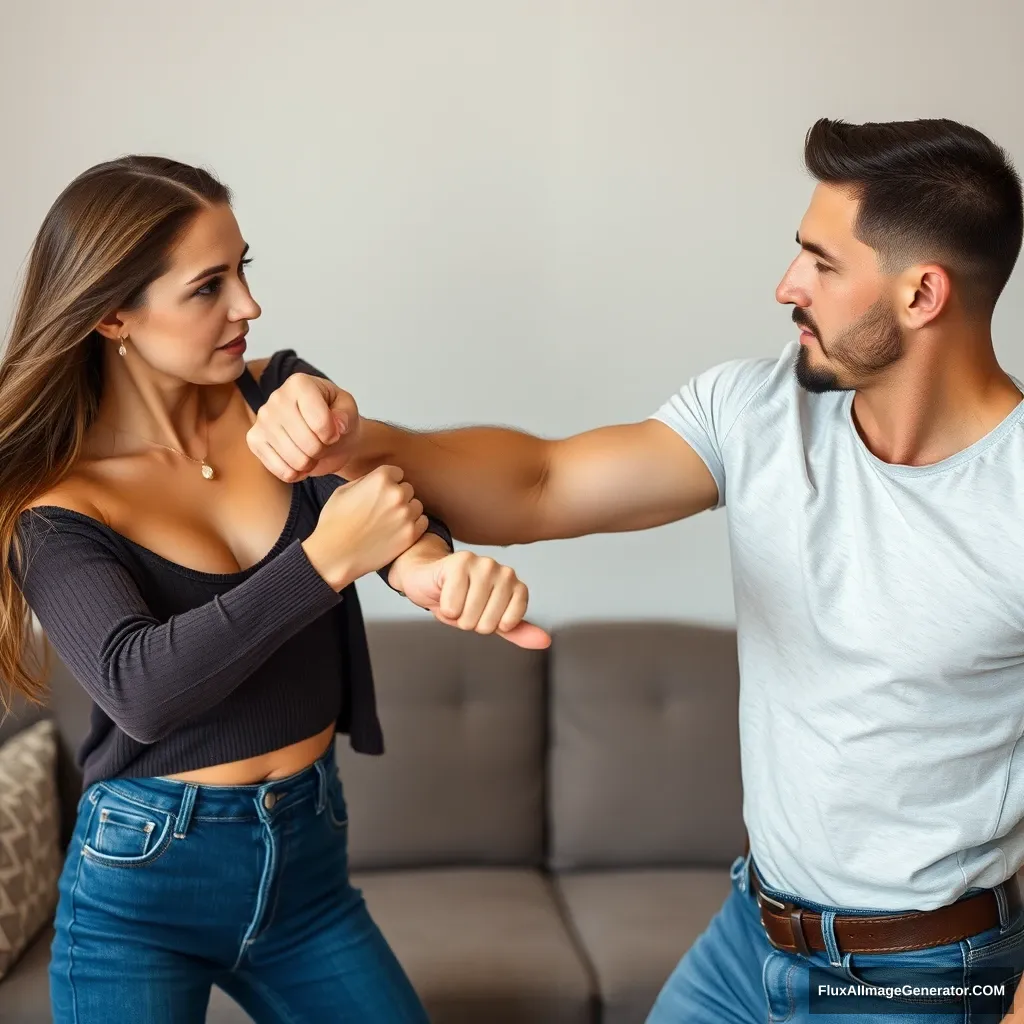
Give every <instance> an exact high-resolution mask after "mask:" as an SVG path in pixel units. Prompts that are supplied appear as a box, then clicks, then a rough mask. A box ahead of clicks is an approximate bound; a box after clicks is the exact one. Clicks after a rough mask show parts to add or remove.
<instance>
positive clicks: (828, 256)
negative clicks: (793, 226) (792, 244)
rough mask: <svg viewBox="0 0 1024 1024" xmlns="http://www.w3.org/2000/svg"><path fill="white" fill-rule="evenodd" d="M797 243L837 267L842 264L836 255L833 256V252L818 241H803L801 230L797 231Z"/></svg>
mask: <svg viewBox="0 0 1024 1024" xmlns="http://www.w3.org/2000/svg"><path fill="white" fill-rule="evenodd" d="M796 244H797V245H799V246H800V248H801V249H806V250H807V251H808V252H812V253H814V255H815V256H818V257H820V258H821V259H823V260H825V262H826V263H831V264H833V265H834V266H837V267H841V266H842V263H840V261H839V260H837V259H836V258H835V256H833V255H832V253H830V252H829V251H828V249H826V248H825V247H824V246H822V245H818V243H817V242H801V241H800V232H799V230H798V231H797V233H796Z"/></svg>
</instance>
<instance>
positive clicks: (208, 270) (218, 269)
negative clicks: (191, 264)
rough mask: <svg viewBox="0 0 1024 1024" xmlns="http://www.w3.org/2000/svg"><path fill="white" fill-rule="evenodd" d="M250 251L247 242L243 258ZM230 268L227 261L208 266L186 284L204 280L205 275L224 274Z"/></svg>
mask: <svg viewBox="0 0 1024 1024" xmlns="http://www.w3.org/2000/svg"><path fill="white" fill-rule="evenodd" d="M248 251H249V243H248V242H246V244H245V248H244V249H243V250H242V258H243V259H244V258H245V254H246V253H247V252H248ZM230 269H231V268H230V267H229V266H228V265H227V264H226V263H221V264H220V265H219V266H216V267H207V268H206V270H204V271H203V272H202V273H201V274H196V276H195V277H193V278H192V280H191V281H186V282H185V284H186V285H190V284H195V283H196V281H202V279H203V278H204V277H212V276H213V275H214V274H223V273H224V271H225V270H230Z"/></svg>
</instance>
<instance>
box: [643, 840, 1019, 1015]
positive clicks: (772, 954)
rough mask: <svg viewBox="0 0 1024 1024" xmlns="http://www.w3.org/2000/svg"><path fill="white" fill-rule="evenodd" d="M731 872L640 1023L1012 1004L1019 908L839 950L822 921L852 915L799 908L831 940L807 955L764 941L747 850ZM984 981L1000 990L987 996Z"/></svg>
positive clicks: (945, 1011)
mask: <svg viewBox="0 0 1024 1024" xmlns="http://www.w3.org/2000/svg"><path fill="white" fill-rule="evenodd" d="M731 875H732V892H731V893H730V894H729V897H728V899H726V901H725V904H724V905H723V906H722V908H721V910H719V911H718V913H717V914H716V915H715V917H714V918H713V919H712V921H711V923H710V924H709V925H708V927H707V929H706V930H705V931H704V932H703V933H702V934H701V935H700V937H699V938H698V939H697V941H696V942H695V943H694V944H693V946H692V947H691V948H690V950H689V951H688V952H687V953H686V955H685V956H684V957H683V959H682V960H681V961H680V963H679V966H678V967H677V968H676V969H675V971H674V972H673V974H672V976H671V977H670V978H669V979H668V981H667V982H666V983H665V987H664V988H663V989H662V992H661V995H660V996H659V997H658V1000H657V1002H656V1003H655V1005H654V1008H653V1009H652V1010H651V1013H650V1016H649V1017H648V1018H647V1024H766V1022H767V1024H780V1022H782V1021H785V1022H787V1024H811V1022H815V1021H818V1022H820V1024H848V1022H850V1024H852V1022H853V1021H869V1022H871V1024H883V1022H884V1024H890V1022H891V1024H996V1022H998V1021H999V1020H1000V1019H1001V1018H1002V1016H1003V1014H1004V1013H1005V1012H1006V1011H1008V1010H1009V1008H1010V1006H1011V1005H1012V1002H1013V994H1014V989H1015V987H1016V984H1017V982H1018V980H1019V978H1020V975H1021V968H1022V967H1024V913H1019V914H1018V915H1017V916H1016V918H1015V919H1012V920H1011V919H1010V918H1009V916H1008V915H1007V914H1006V913H1005V910H1004V912H1003V913H1002V915H1001V916H1002V917H1003V921H1002V922H1001V925H1000V926H999V927H995V928H990V929H988V930H987V931H984V932H982V933H981V934H979V935H974V936H971V937H970V938H967V939H964V940H962V941H960V942H952V943H948V944H946V945H942V946H936V947H933V948H931V949H921V950H915V951H912V952H908V953H873V954H860V953H854V954H845V955H844V954H843V953H842V952H841V951H840V950H839V949H838V947H837V946H836V945H835V943H834V934H835V933H834V931H832V930H830V922H831V921H832V920H833V919H834V916H835V915H836V914H837V913H838V914H848V913H857V911H851V910H849V909H847V908H842V907H822V906H820V905H816V904H805V906H808V907H810V909H812V910H817V911H819V912H821V911H824V913H823V915H822V930H823V932H824V933H825V934H826V935H827V936H830V937H831V938H832V939H833V942H832V946H833V948H832V952H831V953H812V954H811V956H809V957H807V956H802V955H800V954H798V953H789V952H784V951H782V950H778V949H776V948H775V947H774V946H772V944H771V943H770V942H769V941H768V937H767V935H766V934H765V931H764V928H763V927H762V925H761V920H760V914H759V911H758V908H757V904H756V902H755V899H754V896H753V894H752V893H751V891H750V856H749V854H748V855H747V856H746V857H738V858H737V859H736V860H735V861H734V863H733V866H732V871H731ZM761 888H762V893H763V894H766V895H768V896H772V897H774V898H775V899H777V900H780V901H783V902H784V901H786V900H794V897H793V896H792V895H791V894H788V893H781V892H779V891H777V890H774V889H771V888H768V887H767V886H764V885H762V887H761ZM1003 906H1004V908H1005V903H1003ZM826 941H827V940H826ZM904 986H910V988H917V989H931V990H934V989H947V990H954V989H967V990H968V992H969V994H962V995H959V996H956V995H947V996H937V997H933V998H931V999H922V998H920V997H916V998H915V997H914V996H912V995H903V994H897V992H896V991H895V990H904ZM975 986H977V987H978V992H977V994H973V992H972V990H974V989H975ZM987 987H995V988H996V989H1000V988H1001V990H1002V992H1001V994H990V995H987V996H986V995H985V994H984V990H985V989H986V988H987ZM869 990H874V991H873V992H872V993H871V994H869ZM875 992H877V994H874V993H875Z"/></svg>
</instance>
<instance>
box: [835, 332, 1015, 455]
mask: <svg viewBox="0 0 1024 1024" xmlns="http://www.w3.org/2000/svg"><path fill="white" fill-rule="evenodd" d="M893 371H894V372H893V373H891V374H890V375H888V376H887V377H886V378H885V379H884V380H880V381H879V382H878V383H876V384H872V385H871V386H869V387H867V388H863V389H858V391H857V393H856V395H855V396H854V401H853V418H854V423H855V424H856V426H857V430H858V432H859V433H860V436H861V438H862V439H863V441H864V443H865V444H866V445H867V447H868V448H869V449H870V451H871V452H872V453H873V454H874V455H876V456H877V457H878V458H879V459H881V460H882V461H883V462H888V463H891V464H893V465H906V466H927V465H932V464H933V463H936V462H941V461H942V460H943V459H948V458H949V457H950V456H952V455H955V454H956V453H957V452H960V451H963V450H964V449H965V448H969V447H970V446H971V445H972V444H974V443H975V442H976V441H980V440H981V438H983V437H984V436H985V435H986V434H989V433H990V432H991V431H992V430H994V429H995V428H996V427H997V426H998V425H999V424H1000V423H1001V422H1002V421H1003V420H1004V419H1006V417H1007V416H1008V415H1009V414H1010V413H1011V412H1012V411H1013V410H1014V408H1016V406H1017V405H1018V404H1019V403H1020V401H1021V398H1022V395H1021V392H1020V390H1019V389H1018V388H1017V386H1016V385H1015V384H1014V382H1013V380H1012V379H1011V378H1010V377H1009V375H1008V374H1007V373H1006V372H1005V371H1004V370H1003V369H1002V368H1001V367H1000V366H999V364H998V363H997V362H996V357H995V352H994V351H993V349H992V342H991V338H990V337H988V335H987V332H986V333H985V335H978V336H976V337H973V338H967V339H965V338H963V337H961V338H959V339H956V341H955V342H953V343H951V339H948V338H947V339H942V338H938V337H936V338H933V339H929V340H928V341H924V342H923V343H920V344H915V346H914V348H913V350H912V351H911V352H908V353H907V355H906V356H905V357H904V358H903V359H901V360H900V362H899V364H898V365H897V366H895V367H893Z"/></svg>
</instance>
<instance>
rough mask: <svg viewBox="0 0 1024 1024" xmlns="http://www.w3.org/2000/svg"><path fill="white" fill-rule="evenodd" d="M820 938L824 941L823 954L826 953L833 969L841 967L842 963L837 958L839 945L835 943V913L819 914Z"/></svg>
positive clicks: (825, 912) (829, 911) (828, 911)
mask: <svg viewBox="0 0 1024 1024" xmlns="http://www.w3.org/2000/svg"><path fill="white" fill-rule="evenodd" d="M821 937H822V939H824V940H825V952H826V953H828V962H829V963H830V964H831V965H832V966H833V967H842V966H843V962H842V960H841V959H840V957H839V943H838V942H836V911H834V910H823V911H822V912H821Z"/></svg>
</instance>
